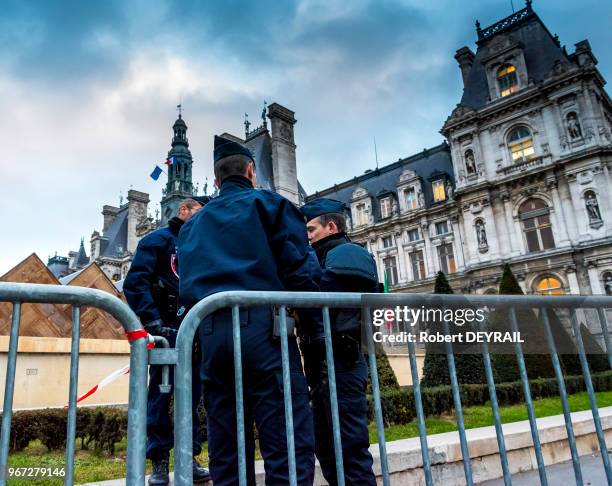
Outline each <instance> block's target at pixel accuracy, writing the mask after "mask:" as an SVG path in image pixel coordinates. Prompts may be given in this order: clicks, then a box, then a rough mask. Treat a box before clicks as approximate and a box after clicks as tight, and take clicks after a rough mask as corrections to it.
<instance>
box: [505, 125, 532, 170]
mask: <svg viewBox="0 0 612 486" xmlns="http://www.w3.org/2000/svg"><path fill="white" fill-rule="evenodd" d="M508 147H509V149H510V156H511V157H512V161H513V162H523V161H525V160H529V159H530V158H531V157H533V156H534V154H535V150H534V148H533V137H532V136H531V132H530V131H529V129H528V128H527V127H524V126H520V127H516V128H515V129H513V130H512V131H511V132H510V135H509V136H508Z"/></svg>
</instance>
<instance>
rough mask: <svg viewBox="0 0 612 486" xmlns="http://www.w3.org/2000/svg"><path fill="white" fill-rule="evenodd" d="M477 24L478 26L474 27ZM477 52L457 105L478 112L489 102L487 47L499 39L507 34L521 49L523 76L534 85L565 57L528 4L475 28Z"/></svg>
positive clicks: (565, 60) (554, 39)
mask: <svg viewBox="0 0 612 486" xmlns="http://www.w3.org/2000/svg"><path fill="white" fill-rule="evenodd" d="M477 25H478V24H477ZM477 32H478V41H477V45H478V49H477V50H476V56H475V58H474V61H473V64H472V67H471V69H470V72H469V74H468V78H467V80H466V83H465V89H464V91H463V97H462V98H461V105H464V106H467V107H470V108H472V109H475V110H478V109H480V108H483V107H484V106H485V105H486V104H487V103H488V102H489V101H490V100H489V86H488V83H487V76H486V72H485V66H484V64H483V61H484V60H485V59H486V58H487V57H489V55H490V52H491V49H490V47H491V45H492V44H494V43H495V42H496V40H498V39H499V37H500V36H505V35H510V36H512V38H513V39H514V40H515V41H517V42H519V43H520V44H521V46H522V48H523V53H524V56H525V64H526V67H527V76H528V77H529V79H530V80H533V82H535V83H536V84H538V83H540V82H542V81H543V80H544V79H545V78H546V77H547V75H548V74H549V73H550V71H551V69H552V67H553V65H554V64H555V63H556V62H567V61H568V57H567V54H566V53H565V52H564V51H563V49H562V48H561V47H560V45H559V41H558V39H556V38H555V37H553V36H552V35H551V33H550V31H549V30H548V29H547V28H546V26H545V25H544V23H543V22H542V21H541V20H540V18H539V17H538V16H537V15H536V13H535V12H534V11H533V9H532V8H531V2H527V6H526V7H525V8H524V9H522V10H519V11H518V12H515V13H514V14H512V15H510V16H508V17H506V18H504V19H502V20H500V21H498V22H496V23H494V24H493V25H490V26H489V27H486V28H484V29H481V28H480V27H477Z"/></svg>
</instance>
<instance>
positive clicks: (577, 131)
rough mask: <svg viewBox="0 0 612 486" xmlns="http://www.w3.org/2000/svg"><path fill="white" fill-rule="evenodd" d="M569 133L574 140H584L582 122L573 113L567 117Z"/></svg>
mask: <svg viewBox="0 0 612 486" xmlns="http://www.w3.org/2000/svg"><path fill="white" fill-rule="evenodd" d="M566 121H567V131H568V132H569V134H570V137H571V138H572V139H575V138H582V130H581V128H580V122H579V121H578V116H577V115H576V113H574V112H573V111H572V112H571V113H570V114H569V115H567V119H566Z"/></svg>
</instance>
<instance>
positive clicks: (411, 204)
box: [404, 187, 419, 210]
mask: <svg viewBox="0 0 612 486" xmlns="http://www.w3.org/2000/svg"><path fill="white" fill-rule="evenodd" d="M404 196H405V197H406V208H408V209H409V210H410V209H416V208H418V207H419V199H418V198H417V194H416V190H415V189H414V187H409V188H408V189H406V190H405V191H404Z"/></svg>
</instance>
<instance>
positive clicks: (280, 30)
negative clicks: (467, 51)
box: [0, 0, 612, 274]
mask: <svg viewBox="0 0 612 486" xmlns="http://www.w3.org/2000/svg"><path fill="white" fill-rule="evenodd" d="M1 4H2V16H1V17H0V107H1V110H2V111H1V116H0V145H1V147H2V150H1V152H0V154H1V155H0V167H1V172H0V197H1V198H2V199H1V201H2V202H1V203H0V218H1V222H2V228H3V230H2V232H1V233H0V234H1V237H0V274H2V273H4V272H5V271H7V270H8V269H9V268H11V267H12V266H13V265H15V264H16V263H17V262H18V261H20V260H21V259H23V258H24V257H26V256H27V255H29V254H30V253H32V252H36V253H37V254H38V255H39V256H40V257H41V258H42V259H43V260H44V261H46V259H47V257H48V256H49V255H51V254H54V253H55V252H58V254H60V255H66V254H67V253H68V251H69V250H71V249H76V248H77V247H78V244H79V241H80V238H81V237H84V238H85V241H86V243H87V242H88V241H89V237H90V235H91V233H92V231H93V230H94V229H97V230H100V229H101V224H102V216H101V214H100V211H101V209H102V205H103V204H113V205H117V204H118V203H119V198H120V195H123V196H124V197H125V195H126V193H127V191H128V190H129V189H130V188H133V189H137V190H141V191H145V192H148V193H149V194H150V195H151V199H152V203H151V205H150V208H151V213H152V214H154V212H155V205H156V203H157V202H158V201H159V200H160V199H161V188H162V185H163V182H164V181H163V180H162V178H163V177H165V176H162V178H160V180H159V181H158V182H154V181H152V180H151V179H150V178H149V173H150V172H151V170H152V169H153V168H154V165H155V163H159V162H160V161H161V160H163V159H164V158H165V154H166V152H167V150H168V149H169V146H170V139H171V126H172V123H173V122H174V119H175V118H176V115H177V113H176V105H177V103H178V102H179V100H182V102H183V106H184V118H185V120H186V122H187V124H188V126H189V132H188V136H189V140H190V146H191V150H192V154H193V156H194V159H195V164H194V179H195V181H196V182H199V183H200V187H202V186H203V184H204V182H205V179H206V177H208V178H209V180H211V172H212V167H211V153H212V148H211V147H212V139H213V134H214V133H221V132H224V131H228V132H232V133H236V134H239V135H240V134H242V133H243V132H244V127H243V124H242V123H243V120H244V113H245V112H247V113H249V114H250V118H251V120H252V121H254V122H258V121H259V120H258V116H259V114H260V113H261V109H262V106H263V101H264V100H267V101H268V102H278V103H280V104H282V105H284V106H286V107H288V108H290V109H292V110H294V111H295V112H296V118H297V119H298V123H297V125H296V143H297V145H298V149H297V150H298V152H297V154H298V174H299V178H300V180H301V182H302V184H303V186H304V187H305V188H306V190H307V191H308V192H313V191H315V190H317V189H323V188H325V187H328V186H330V185H332V184H334V183H337V182H341V181H343V180H346V179H347V178H350V177H353V176H354V175H358V174H361V173H363V172H364V170H366V169H368V168H371V167H373V166H374V164H375V162H374V149H373V139H374V137H376V141H377V146H378V156H379V160H380V163H381V165H384V164H387V163H391V162H393V161H395V160H397V159H398V158H399V157H404V156H408V155H411V154H413V153H415V152H418V151H420V150H422V149H423V148H424V147H430V146H433V145H437V144H438V143H440V142H441V141H442V137H441V135H440V134H439V133H438V131H439V129H440V127H441V126H442V123H443V122H444V120H445V119H446V117H447V116H448V115H449V114H450V112H451V110H452V109H453V107H454V106H455V104H456V103H457V102H458V101H459V99H460V96H461V89H462V88H461V80H460V72H459V69H458V67H457V65H456V62H455V60H454V59H453V54H454V53H455V51H456V49H458V48H459V47H461V46H463V45H468V46H470V47H472V48H473V49H475V46H474V42H475V39H476V33H475V29H474V21H475V20H476V19H479V20H480V22H481V24H482V26H483V27H485V26H487V25H489V24H491V23H493V22H495V21H497V20H499V19H501V18H503V17H505V16H506V15H509V14H510V13H511V12H512V10H511V9H512V7H511V2H510V0H503V1H498V0H478V1H476V0H464V1H459V0H403V1H394V2H392V1H381V0H373V1H366V0H302V1H296V2H292V1H288V0H287V1H262V0H260V1H246V0H245V1H232V0H224V1H218V2H217V1H215V2H213V1H208V2H205V1H190V0H181V1H159V0H121V1H101V0H99V1H93V0H92V1H84V0H75V1H60V0H54V1H51V2H49V1H43V0H40V1H35V0H29V1H28V0H25V1H24V0H2V2H1ZM514 4H515V7H516V8H517V9H518V8H522V6H523V3H522V2H521V0H514ZM534 9H535V10H536V12H537V13H538V14H539V15H540V17H541V18H542V19H543V21H544V22H545V23H546V24H547V26H548V27H549V29H550V30H551V32H553V33H558V34H559V36H560V39H561V42H562V43H563V44H566V45H567V47H568V50H569V51H570V52H572V51H573V45H574V44H575V43H576V42H578V41H580V40H582V39H584V38H588V39H589V40H590V42H591V45H592V47H593V50H594V52H595V55H596V56H597V58H598V60H599V68H600V70H601V72H602V74H603V75H604V77H605V78H606V79H608V80H611V79H612V53H611V52H610V47H609V46H611V45H612V30H611V29H610V24H609V22H610V18H612V3H611V2H610V1H609V0H583V1H581V2H559V1H558V0H535V2H534ZM209 187H210V184H209ZM86 248H87V250H88V253H89V245H88V244H87V245H86Z"/></svg>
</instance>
